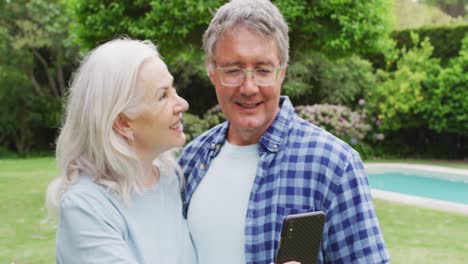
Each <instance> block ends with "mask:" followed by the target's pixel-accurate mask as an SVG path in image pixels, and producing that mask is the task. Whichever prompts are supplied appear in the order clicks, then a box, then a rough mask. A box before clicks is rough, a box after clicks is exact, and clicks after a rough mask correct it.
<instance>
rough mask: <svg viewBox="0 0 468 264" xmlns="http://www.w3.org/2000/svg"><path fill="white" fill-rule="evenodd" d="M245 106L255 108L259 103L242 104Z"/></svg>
mask: <svg viewBox="0 0 468 264" xmlns="http://www.w3.org/2000/svg"><path fill="white" fill-rule="evenodd" d="M241 105H242V106H243V107H245V108H254V107H255V106H256V105H257V104H241Z"/></svg>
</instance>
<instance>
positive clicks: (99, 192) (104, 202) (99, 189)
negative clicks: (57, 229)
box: [60, 176, 116, 211]
mask: <svg viewBox="0 0 468 264" xmlns="http://www.w3.org/2000/svg"><path fill="white" fill-rule="evenodd" d="M115 204H116V199H115V197H114V195H113V194H112V193H111V191H110V190H108V189H107V188H106V187H104V186H102V185H99V184H97V183H95V182H94V181H93V180H92V179H91V177H89V176H80V177H79V178H78V179H77V181H76V182H75V183H74V184H72V185H70V187H69V188H68V190H66V191H65V193H64V194H63V195H62V198H61V200H60V209H61V210H63V209H64V208H70V207H79V208H82V209H86V210H91V211H102V210H103V209H104V208H105V207H114V206H115Z"/></svg>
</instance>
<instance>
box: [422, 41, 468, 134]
mask: <svg viewBox="0 0 468 264" xmlns="http://www.w3.org/2000/svg"><path fill="white" fill-rule="evenodd" d="M428 94H429V95H428V97H429V98H428V101H427V103H426V104H424V105H423V108H424V109H425V110H426V118H427V119H428V123H429V127H430V128H431V129H434V130H436V131H437V132H442V131H447V132H451V133H456V134H460V135H465V136H468V34H466V36H465V38H464V39H463V45H462V48H461V50H460V54H459V56H458V57H456V58H453V59H452V60H451V61H450V63H449V65H448V67H446V68H444V69H442V71H441V72H440V74H439V75H438V76H437V77H436V78H435V82H434V87H432V89H430V90H429V91H428Z"/></svg>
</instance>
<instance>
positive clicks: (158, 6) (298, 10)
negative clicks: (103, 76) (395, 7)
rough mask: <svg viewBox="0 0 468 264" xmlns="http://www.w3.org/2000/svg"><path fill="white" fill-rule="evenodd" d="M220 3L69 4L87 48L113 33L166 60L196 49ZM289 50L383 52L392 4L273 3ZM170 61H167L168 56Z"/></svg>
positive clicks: (361, 0) (387, 0) (345, 0)
mask: <svg viewBox="0 0 468 264" xmlns="http://www.w3.org/2000/svg"><path fill="white" fill-rule="evenodd" d="M224 2H225V1H221V0H213V1H196V0H171V1H159V0H146V1H145V0H138V1H125V0H119V1H101V0H72V1H71V3H72V4H71V6H72V9H73V11H74V17H75V18H76V22H77V24H76V27H75V29H76V33H77V35H78V36H79V38H80V40H81V43H82V44H83V45H85V46H86V47H87V48H92V47H94V46H96V45H97V44H98V43H100V42H102V41H104V40H108V39H110V38H113V37H114V36H116V35H121V34H125V35H129V36H132V37H135V38H143V39H151V40H153V41H157V43H159V44H160V48H161V50H162V53H163V54H164V55H165V57H168V56H169V55H171V56H174V54H179V53H180V52H181V51H191V50H193V49H196V50H198V49H199V48H200V46H201V36H202V34H203V31H204V30H205V29H206V27H207V26H208V23H209V21H210V18H211V16H212V14H213V13H214V11H215V10H216V8H217V7H219V6H220V5H221V4H223V3H224ZM273 2H274V3H275V4H277V5H278V7H279V8H280V9H281V10H282V13H283V15H284V16H285V18H286V20H287V21H288V23H289V25H290V29H291V34H290V36H291V40H292V44H293V46H294V47H297V48H299V49H300V48H307V49H309V48H313V49H315V50H318V51H322V52H325V53H327V54H329V55H334V56H335V55H337V54H338V55H345V54H349V53H361V52H370V51H376V50H382V48H383V47H385V45H386V39H387V36H388V33H389V32H390V31H391V2H392V1H391V0H356V1H349V0H334V1H330V0H316V1H310V0H309V1H306V0H276V1H273ZM168 59H169V61H171V62H172V57H171V58H168Z"/></svg>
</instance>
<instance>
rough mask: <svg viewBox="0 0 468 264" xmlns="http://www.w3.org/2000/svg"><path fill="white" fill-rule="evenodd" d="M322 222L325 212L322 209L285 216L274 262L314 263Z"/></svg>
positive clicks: (317, 252)
mask: <svg viewBox="0 0 468 264" xmlns="http://www.w3.org/2000/svg"><path fill="white" fill-rule="evenodd" d="M324 224H325V213H324V212H322V211H317V212H310V213H302V214H293V215H288V216H286V217H285V218H284V220H283V226H282V228H281V238H280V242H279V248H278V254H277V255H276V264H283V263H285V262H288V261H298V262H300V263H301V264H316V263H317V257H318V254H319V251H320V243H321V242H322V233H323V226H324Z"/></svg>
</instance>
